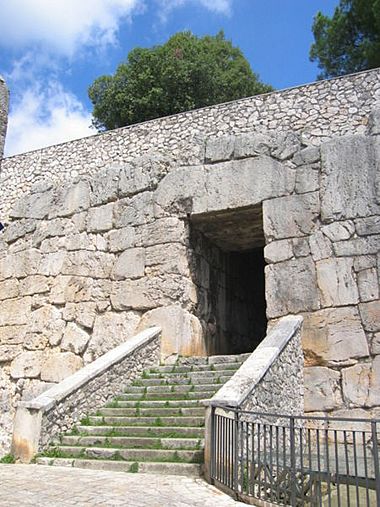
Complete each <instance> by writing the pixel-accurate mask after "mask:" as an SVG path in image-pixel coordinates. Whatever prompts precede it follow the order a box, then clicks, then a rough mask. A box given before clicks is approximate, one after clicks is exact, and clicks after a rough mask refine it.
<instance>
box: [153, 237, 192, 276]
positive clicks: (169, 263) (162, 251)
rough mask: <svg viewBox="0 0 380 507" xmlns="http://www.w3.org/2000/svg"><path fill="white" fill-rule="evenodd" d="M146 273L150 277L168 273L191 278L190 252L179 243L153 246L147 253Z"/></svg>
mask: <svg viewBox="0 0 380 507" xmlns="http://www.w3.org/2000/svg"><path fill="white" fill-rule="evenodd" d="M145 265H146V266H147V269H146V273H147V274H149V275H150V276H152V275H153V276H154V275H158V274H160V275H165V274H167V273H173V274H179V275H184V276H188V277H189V276H190V269H189V258H188V250H187V248H186V247H185V246H184V245H181V244H179V243H167V244H163V245H153V246H150V247H148V248H147V249H146V251H145Z"/></svg>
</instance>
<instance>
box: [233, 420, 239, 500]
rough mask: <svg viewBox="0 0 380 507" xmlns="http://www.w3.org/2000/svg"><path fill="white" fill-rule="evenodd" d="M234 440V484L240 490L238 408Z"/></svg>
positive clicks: (235, 488)
mask: <svg viewBox="0 0 380 507" xmlns="http://www.w3.org/2000/svg"><path fill="white" fill-rule="evenodd" d="M232 437H233V438H232V442H233V444H232V445H233V453H234V458H233V462H232V467H233V480H234V482H233V484H234V490H235V491H237V490H238V459H239V455H238V445H237V443H238V441H239V413H238V411H237V410H235V412H234V426H233V435H232Z"/></svg>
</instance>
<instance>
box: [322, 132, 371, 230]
mask: <svg viewBox="0 0 380 507" xmlns="http://www.w3.org/2000/svg"><path fill="white" fill-rule="evenodd" d="M321 154H322V175H323V177H322V186H321V216H322V220H324V221H333V220H341V219H345V218H355V217H365V216H370V215H375V214H378V213H379V211H380V207H379V205H378V204H377V203H376V189H375V183H376V162H375V153H374V147H373V144H372V141H371V138H369V137H366V136H359V135H357V136H347V137H337V138H335V139H333V140H332V141H330V142H327V143H324V144H322V146H321Z"/></svg>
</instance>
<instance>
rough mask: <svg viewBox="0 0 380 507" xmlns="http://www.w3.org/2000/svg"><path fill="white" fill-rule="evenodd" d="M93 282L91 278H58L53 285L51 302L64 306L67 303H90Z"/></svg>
mask: <svg viewBox="0 0 380 507" xmlns="http://www.w3.org/2000/svg"><path fill="white" fill-rule="evenodd" d="M92 286H93V280H92V278H89V277H79V276H57V277H56V278H55V280H54V282H53V284H52V288H51V291H50V296H49V302H50V303H52V304H58V305H62V304H65V303H66V302H70V303H78V302H80V301H90V300H91V295H92Z"/></svg>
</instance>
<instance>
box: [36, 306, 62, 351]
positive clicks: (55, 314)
mask: <svg viewBox="0 0 380 507" xmlns="http://www.w3.org/2000/svg"><path fill="white" fill-rule="evenodd" d="M29 318H30V321H29V331H30V332H31V333H38V334H41V335H42V337H41V339H42V340H46V341H48V342H49V343H50V345H51V346H53V347H54V346H56V345H58V344H59V343H60V341H61V338H62V334H63V331H64V329H65V322H64V321H63V320H62V313H61V311H60V310H58V308H55V307H54V306H51V305H45V306H43V307H41V308H38V309H37V310H34V311H33V312H32V313H31V314H30V317H29Z"/></svg>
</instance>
